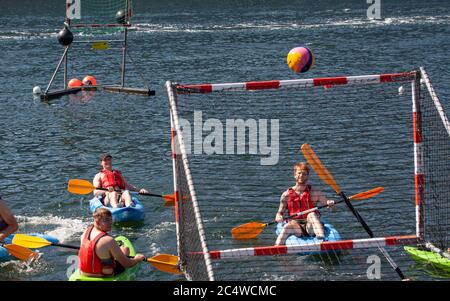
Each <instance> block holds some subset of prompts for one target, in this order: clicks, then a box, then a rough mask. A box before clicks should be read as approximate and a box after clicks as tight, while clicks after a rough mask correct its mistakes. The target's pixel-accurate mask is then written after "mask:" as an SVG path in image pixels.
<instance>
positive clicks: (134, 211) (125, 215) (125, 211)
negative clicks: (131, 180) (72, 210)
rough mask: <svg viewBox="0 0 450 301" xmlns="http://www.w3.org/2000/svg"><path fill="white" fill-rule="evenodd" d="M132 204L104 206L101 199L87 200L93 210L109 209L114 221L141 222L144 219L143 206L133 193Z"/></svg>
mask: <svg viewBox="0 0 450 301" xmlns="http://www.w3.org/2000/svg"><path fill="white" fill-rule="evenodd" d="M131 198H132V200H133V203H134V205H133V206H130V207H121V208H112V207H109V206H108V207H107V206H104V205H103V203H102V201H101V199H100V198H97V197H94V198H93V199H92V200H90V201H89V209H90V210H91V212H94V211H95V210H96V209H97V208H107V209H109V211H111V214H112V218H113V222H114V223H124V222H142V221H144V217H145V212H144V206H142V203H141V202H140V201H139V199H138V198H137V197H136V195H135V194H132V195H131Z"/></svg>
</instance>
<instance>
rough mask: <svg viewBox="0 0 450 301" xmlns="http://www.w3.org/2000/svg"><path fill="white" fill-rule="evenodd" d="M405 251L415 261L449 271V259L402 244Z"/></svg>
mask: <svg viewBox="0 0 450 301" xmlns="http://www.w3.org/2000/svg"><path fill="white" fill-rule="evenodd" d="M403 248H404V249H405V251H406V252H407V253H408V254H409V255H410V256H411V257H412V258H413V259H414V260H416V261H419V262H425V263H429V264H431V265H432V266H434V267H436V268H438V269H441V270H444V271H446V272H450V259H448V258H445V257H444V256H442V255H440V254H438V253H435V252H431V251H426V250H419V249H418V248H415V247H409V246H404V247H403Z"/></svg>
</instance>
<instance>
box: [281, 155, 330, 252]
mask: <svg viewBox="0 0 450 301" xmlns="http://www.w3.org/2000/svg"><path fill="white" fill-rule="evenodd" d="M294 177H295V181H296V184H295V186H293V187H291V188H289V189H288V190H286V191H285V192H283V194H282V195H281V198H280V207H279V208H278V212H277V215H276V216H275V221H277V222H281V221H283V215H284V213H285V211H286V209H287V210H288V215H289V216H290V215H294V214H296V213H299V212H303V211H306V210H308V209H311V208H314V207H316V206H317V205H316V204H317V203H318V202H320V203H322V204H323V205H328V206H329V207H330V206H333V205H334V201H333V200H327V198H326V197H325V195H324V194H323V193H322V192H320V191H318V190H316V189H314V188H312V187H311V185H309V184H307V183H308V178H309V168H308V166H307V165H306V163H303V162H302V163H298V164H296V165H294ZM291 234H295V235H297V236H311V235H314V234H315V235H316V238H317V239H318V240H323V239H324V228H323V225H322V223H321V221H320V213H319V211H317V210H316V211H313V212H310V213H306V214H302V215H300V216H297V217H294V218H292V219H291V220H290V221H288V223H286V224H285V225H284V227H283V230H282V231H281V233H280V235H278V238H277V240H276V242H275V245H277V246H278V245H284V244H285V242H286V238H287V237H288V235H291Z"/></svg>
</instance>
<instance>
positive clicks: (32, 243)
mask: <svg viewBox="0 0 450 301" xmlns="http://www.w3.org/2000/svg"><path fill="white" fill-rule="evenodd" d="M12 243H13V244H15V245H18V246H22V247H25V248H31V249H37V248H42V247H46V246H49V245H51V244H52V243H51V242H50V241H48V240H46V239H45V238H42V237H37V236H31V235H25V234H16V235H14V238H13V240H12Z"/></svg>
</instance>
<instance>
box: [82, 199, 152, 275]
mask: <svg viewBox="0 0 450 301" xmlns="http://www.w3.org/2000/svg"><path fill="white" fill-rule="evenodd" d="M93 218H94V224H92V225H90V226H89V227H88V228H87V230H86V231H84V233H83V235H82V236H81V247H80V251H79V252H78V258H79V268H80V273H81V274H82V275H85V276H91V277H112V276H115V275H118V274H120V273H121V272H123V271H124V270H125V269H126V268H130V267H132V266H134V265H136V264H138V263H139V262H141V261H143V260H145V257H144V255H142V254H136V256H134V258H128V257H127V256H128V255H129V254H130V250H129V249H128V248H127V247H125V246H122V247H121V246H119V245H118V244H117V242H116V241H115V240H114V238H113V237H111V236H110V235H108V231H110V230H111V226H112V215H111V211H109V210H108V209H106V208H98V209H97V210H96V211H95V212H94V214H93Z"/></svg>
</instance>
